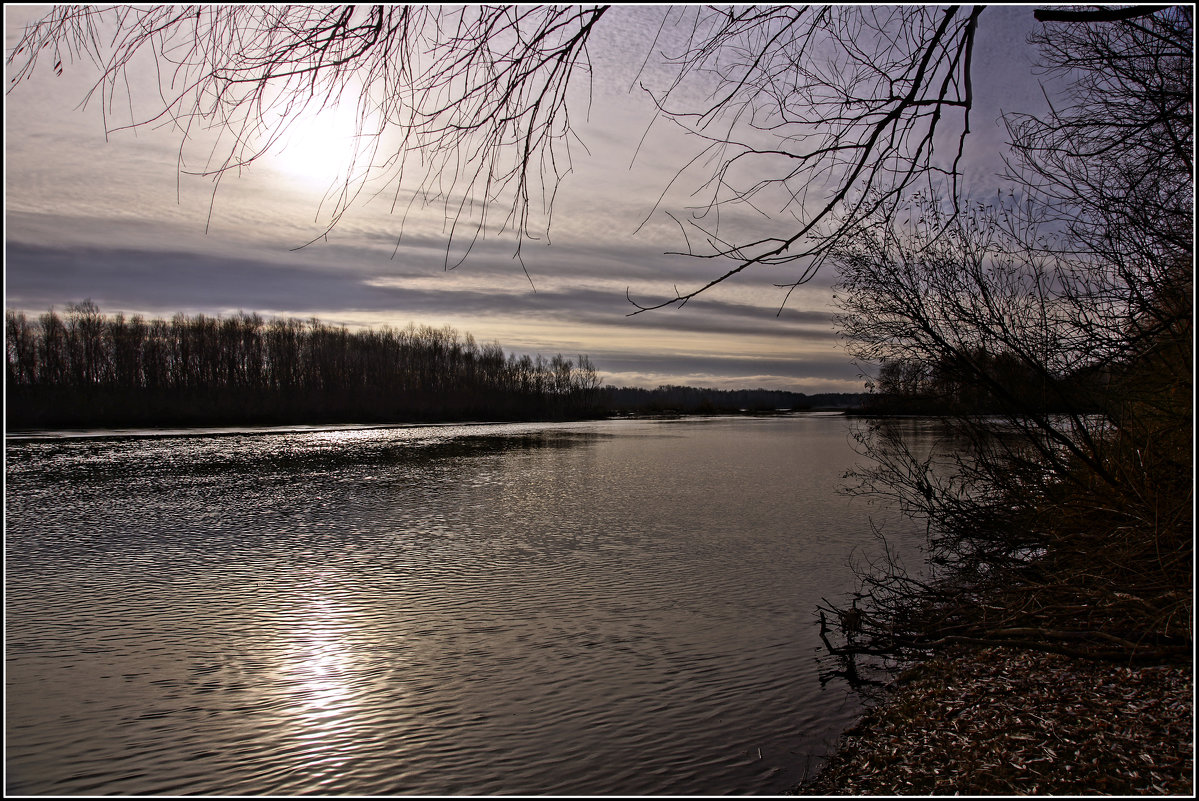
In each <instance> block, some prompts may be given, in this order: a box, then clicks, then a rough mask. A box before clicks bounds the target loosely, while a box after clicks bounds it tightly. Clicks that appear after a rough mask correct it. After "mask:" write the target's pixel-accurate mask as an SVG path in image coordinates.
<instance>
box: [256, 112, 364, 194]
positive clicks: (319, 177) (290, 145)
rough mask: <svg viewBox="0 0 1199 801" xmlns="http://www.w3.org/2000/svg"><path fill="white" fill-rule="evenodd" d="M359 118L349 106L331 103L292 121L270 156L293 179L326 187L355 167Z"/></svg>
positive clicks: (339, 180)
mask: <svg viewBox="0 0 1199 801" xmlns="http://www.w3.org/2000/svg"><path fill="white" fill-rule="evenodd" d="M356 133H357V119H356V117H355V114H354V111H353V109H352V108H350V107H346V106H327V107H325V108H323V109H320V110H319V111H316V112H313V113H305V114H303V115H302V116H300V117H299V118H297V119H296V120H294V121H292V122H291V124H290V125H289V126H288V128H287V130H286V131H285V132H284V134H283V135H282V136H281V137H280V139H279V142H278V144H277V146H276V147H275V149H274V150H273V151H272V152H271V154H270V155H269V157H268V158H269V162H270V164H271V166H272V167H273V168H274V169H275V170H277V171H278V172H279V173H280V174H282V175H283V176H285V177H286V178H288V179H290V180H291V181H293V182H296V183H300V184H303V185H305V186H308V187H310V188H313V189H320V190H326V189H329V188H330V187H331V186H332V185H333V184H334V183H335V182H338V183H340V182H341V181H343V180H345V178H346V172H347V170H349V169H350V168H351V167H352V160H353V155H354V142H355V135H356Z"/></svg>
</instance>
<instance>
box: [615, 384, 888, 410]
mask: <svg viewBox="0 0 1199 801" xmlns="http://www.w3.org/2000/svg"><path fill="white" fill-rule="evenodd" d="M604 395H605V403H606V405H607V407H608V408H609V409H610V410H611V411H613V412H640V413H651V414H652V413H659V414H669V413H672V412H675V413H679V414H727V413H733V412H775V411H783V410H786V411H806V410H809V409H816V408H850V407H854V406H857V405H858V404H859V403H861V402H862V400H863V399H864V397H865V396H864V395H863V394H861V393H854V392H832V393H823V394H818V395H805V394H803V393H801V392H786V391H783V390H771V389H732V390H729V389H705V388H700V387H682V386H673V385H663V386H660V387H658V388H656V389H642V388H639V387H613V386H608V387H605V388H604Z"/></svg>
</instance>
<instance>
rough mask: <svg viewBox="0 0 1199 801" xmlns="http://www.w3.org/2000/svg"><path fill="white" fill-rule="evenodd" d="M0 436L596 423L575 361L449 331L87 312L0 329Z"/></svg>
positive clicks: (596, 389)
mask: <svg viewBox="0 0 1199 801" xmlns="http://www.w3.org/2000/svg"><path fill="white" fill-rule="evenodd" d="M5 329H6V336H5V367H6V379H7V388H6V400H7V424H8V426H10V427H39V426H92V425H96V426H108V425H161V424H186V425H204V424H226V423H253V424H279V423H294V422H304V423H309V422H349V421H358V422H405V421H433V420H457V419H480V418H486V419H491V420H508V419H555V418H566V417H581V416H590V415H595V414H597V413H599V412H600V409H601V399H602V394H601V390H600V384H599V379H598V377H597V375H596V371H595V368H594V366H593V365H592V363H591V361H590V360H589V359H588V358H587V357H586V356H579V357H578V359H577V360H570V359H567V358H564V357H562V356H561V355H557V356H554V357H552V358H550V359H546V358H543V357H541V356H540V355H538V356H536V357H531V356H528V355H522V356H517V355H514V354H505V353H504V351H503V349H502V348H501V347H500V346H499V345H496V344H491V345H479V344H478V343H476V342H475V340H474V338H473V337H472V336H470V335H469V334H467V335H465V336H464V335H461V334H459V333H458V332H457V331H455V330H454V329H453V328H450V327H448V326H447V327H443V328H434V327H430V326H416V325H409V326H408V327H407V328H405V329H402V330H400V329H395V328H391V327H383V328H381V329H370V330H365V331H353V332H352V331H349V330H347V329H346V328H345V327H344V326H331V325H327V324H325V323H322V322H320V321H319V320H317V319H311V320H309V321H306V322H304V321H300V320H296V319H271V320H266V319H264V318H262V317H261V316H259V315H258V314H246V313H239V314H237V315H236V316H232V317H225V318H222V317H214V316H208V315H204V314H198V315H195V316H192V317H188V316H185V315H183V314H176V315H175V316H174V317H172V318H171V319H170V320H169V321H168V320H163V319H153V320H147V319H144V318H143V317H141V316H137V315H135V316H132V317H126V316H125V315H123V314H116V315H111V316H109V315H104V314H102V313H101V312H100V310H99V308H98V307H97V306H96V304H94V303H92V302H91V301H90V300H86V301H83V302H82V303H75V304H71V305H69V306H68V307H67V310H66V313H65V315H59V314H58V313H56V312H55V311H54V310H53V309H51V310H50V311H48V312H47V313H45V314H42V315H40V316H39V317H37V318H36V319H30V318H29V317H28V316H27V315H26V314H25V313H23V312H15V311H11V310H10V311H8V312H7V313H6V315H5Z"/></svg>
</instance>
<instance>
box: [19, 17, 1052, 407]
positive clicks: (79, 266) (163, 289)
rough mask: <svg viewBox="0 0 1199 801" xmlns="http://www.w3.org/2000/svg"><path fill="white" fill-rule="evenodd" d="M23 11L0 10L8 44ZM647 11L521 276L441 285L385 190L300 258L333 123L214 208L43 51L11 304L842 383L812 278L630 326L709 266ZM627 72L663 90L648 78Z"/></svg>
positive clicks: (618, 376) (1002, 39) (487, 258)
mask: <svg viewBox="0 0 1199 801" xmlns="http://www.w3.org/2000/svg"><path fill="white" fill-rule="evenodd" d="M42 10H43V9H42V8H41V7H16V6H12V5H6V6H5V43H6V54H7V53H10V52H11V51H12V50H13V48H14V47H15V46H16V42H17V41H18V40H19V38H20V35H21V33H22V30H23V27H24V24H25V23H26V22H27V21H29V20H31V19H35V18H37V17H38V16H40V15H41V13H42ZM664 13H666V12H665V11H664V7H661V6H646V7H632V6H628V7H624V6H621V7H617V8H615V9H613V10H612V11H611V12H609V14H608V15H606V16H605V17H604V18H603V19H602V20H601V24H600V26H598V27H597V36H596V38H595V39H594V40H593V43H592V46H591V58H592V64H593V67H594V91H593V96H592V100H591V104H590V110H589V112H587V109H585V108H584V109H580V110H578V111H572V118H573V119H574V121H575V125H576V129H577V133H578V135H579V137H580V139H581V140H582V143H583V144H584V145H586V151H584V150H583V149H582V148H577V147H576V148H575V149H574V151H573V153H572V154H573V159H574V161H573V166H574V170H573V172H572V173H571V174H570V175H568V176H567V177H566V180H565V181H564V183H563V184H562V186H561V189H560V191H559V194H558V196H557V199H556V202H555V205H554V217H553V221H552V225H551V227H550V231H549V233H550V235H551V236H550V238H549V240H548V241H546V240H544V239H543V240H541V241H538V242H532V243H525V245H524V246H523V248H522V258H523V264H524V269H522V266H521V264H520V263H519V262H518V261H516V260H515V259H514V258H513V253H514V244H513V240H512V239H511V238H510V237H506V236H489V237H487V238H486V239H484V240H482V241H481V242H479V243H477V244H476V245H475V247H474V249H473V250H472V252H471V254H470V257H469V258H468V259H467V260H466V262H465V263H464V264H462V265H461V266H459V267H457V268H456V269H453V270H448V271H447V270H446V269H445V259H446V252H447V251H446V229H445V225H444V216H443V215H441V214H438V213H431V214H424V216H422V214H423V213H422V212H421V211H420V210H417V211H416V212H413V213H410V214H409V216H408V218H407V219H406V220H405V221H404V227H403V236H402V238H399V239H398V247H397V237H399V235H400V231H401V225H400V222H401V219H400V215H399V214H398V213H397V212H395V211H394V210H393V208H392V204H391V202H390V198H389V197H379V198H374V199H371V198H363V199H362V200H361V201H360V202H358V203H357V204H355V205H354V206H353V207H352V208H351V210H350V212H349V213H348V214H346V216H345V217H344V218H343V219H342V220H341V222H340V223H339V224H338V226H337V227H335V228H334V229H333V230H332V232H330V233H329V235H328V236H327V237H326V238H324V239H321V240H319V241H317V242H315V243H314V244H312V245H310V246H308V247H305V248H302V249H299V250H297V249H296V248H297V246H299V245H302V244H304V243H306V242H308V241H309V240H311V239H312V238H313V237H314V236H316V235H317V234H319V233H321V231H323V230H324V228H323V225H322V221H323V220H325V219H326V218H325V217H324V216H322V215H323V214H325V212H326V211H327V207H325V208H324V210H322V207H321V203H320V201H321V197H322V194H323V193H322V190H323V189H324V187H325V186H326V185H327V182H328V181H329V178H330V176H331V175H333V174H335V171H336V169H337V168H338V166H339V165H338V164H337V163H336V161H337V160H336V158H331V157H332V156H335V155H336V154H338V153H340V152H342V151H341V150H340V149H339V148H338V147H336V146H335V143H336V142H338V141H341V140H340V139H339V137H343V136H344V135H345V131H346V129H347V127H348V126H349V123H347V122H346V121H345V120H344V115H342V116H340V117H339V112H337V111H336V110H333V111H328V112H325V113H323V114H322V115H319V116H318V117H315V118H313V119H311V120H304V121H303V125H297V126H296V128H295V131H296V138H295V140H294V141H293V142H292V144H291V146H290V147H284V148H283V149H282V150H281V151H280V152H279V153H277V154H274V155H270V156H268V157H265V158H263V159H262V160H260V161H259V162H256V163H255V164H254V165H252V167H251V168H250V169H249V170H247V171H245V172H243V173H242V174H240V175H227V176H226V177H225V178H224V179H223V180H222V182H221V184H220V187H219V189H218V190H217V192H216V194H215V197H214V194H213V184H212V182H211V180H210V179H207V178H204V177H200V176H193V175H180V174H179V170H178V167H179V155H180V154H179V139H178V138H177V136H176V135H175V134H174V133H173V132H172V131H170V130H154V129H151V128H141V129H138V130H137V131H135V132H134V131H119V132H115V133H112V134H110V135H108V136H106V135H105V120H104V119H103V117H102V116H101V113H100V110H99V107H98V106H97V105H96V104H95V103H92V104H90V105H89V106H87V107H84V108H80V107H79V104H80V101H81V100H82V98H83V97H84V95H85V93H86V92H87V90H88V89H89V88H90V87H91V85H92V84H93V83H94V81H95V80H96V78H97V74H96V72H95V69H94V67H93V66H92V65H91V64H90V63H89V62H87V61H82V62H75V63H71V62H70V61H66V62H65V63H64V69H63V74H62V75H55V74H54V71H53V70H52V69H51V64H52V61H53V60H49V61H46V62H45V64H44V65H42V68H41V69H39V71H38V72H37V73H36V74H35V75H34V76H33V77H32V78H31V79H29V80H26V81H23V82H21V83H20V84H19V85H18V86H16V88H15V89H13V90H12V91H10V92H9V93H8V94H7V96H6V99H5V101H6V102H5V159H6V169H5V250H6V253H5V294H6V306H7V308H9V309H18V310H24V311H28V312H32V313H35V314H36V313H41V312H43V311H45V310H46V309H47V308H49V307H51V306H53V307H56V308H58V309H61V308H62V307H64V306H65V305H66V304H67V303H70V302H74V301H78V300H82V299H84V298H91V299H92V300H93V301H95V302H96V303H97V304H98V305H99V306H100V308H101V309H102V310H103V311H105V312H117V311H121V312H125V313H126V314H134V313H140V314H143V315H146V316H170V315H171V314H173V313H175V312H177V311H182V312H186V313H189V314H194V313H197V312H203V313H206V314H221V315H228V314H232V313H235V312H237V311H239V310H244V311H247V312H249V311H255V312H259V313H261V314H263V315H266V316H275V315H278V316H287V317H302V318H307V317H311V316H316V317H319V318H320V319H322V320H323V321H325V322H327V323H333V324H346V325H348V326H352V327H357V326H382V325H391V326H396V327H403V326H405V325H407V324H408V323H409V322H415V323H417V324H432V325H438V326H440V325H444V324H449V325H452V326H454V327H455V328H457V329H459V330H460V331H462V332H469V333H471V334H473V335H474V336H475V338H476V339H477V340H479V341H482V342H492V341H495V342H498V343H499V344H501V345H502V346H503V347H504V348H505V350H507V351H509V352H516V353H542V354H544V355H547V356H549V355H552V354H554V353H563V354H566V355H573V354H577V353H585V354H588V355H589V356H590V357H591V359H592V361H593V362H594V363H595V364H596V366H597V368H598V369H599V371H600V372H601V374H602V376H603V378H604V379H605V381H607V382H609V383H613V384H618V385H643V386H656V385H658V384H661V383H676V384H689V385H695V386H713V387H724V388H735V387H759V386H762V387H771V388H780V389H791V390H795V391H801V392H809V393H811V392H822V391H860V390H861V389H862V379H861V377H860V375H859V373H860V370H859V368H858V367H856V366H854V365H853V364H851V362H850V358H849V357H848V355H847V354H846V352H845V351H844V349H843V347H842V346H841V344H840V342H839V339H838V337H837V334H836V331H835V330H834V327H833V323H832V319H831V306H830V299H831V290H830V284H831V281H832V280H833V278H834V276H833V275H832V274H830V273H822V274H821V275H820V276H819V277H818V278H817V280H815V281H813V282H812V283H810V284H807V285H805V286H803V287H802V288H800V289H799V290H797V291H796V292H795V293H793V294H792V295H791V296H790V298H789V299H788V300H787V302H786V304H785V305H783V302H784V296H785V291H784V290H780V289H778V288H776V287H775V286H774V285H775V284H777V283H782V282H786V281H788V280H793V278H794V277H795V276H794V275H792V274H791V273H790V272H787V271H786V270H787V268H781V269H782V270H783V272H774V273H771V272H770V271H769V270H767V269H766V268H760V269H757V270H756V271H747V272H746V273H743V274H741V275H739V276H737V277H736V278H734V279H733V280H731V281H729V282H726V283H725V284H723V285H721V286H718V287H716V288H714V289H712V290H710V291H709V292H707V293H705V294H704V295H701V296H700V297H699V298H697V299H696V300H694V301H693V302H691V303H689V304H687V305H686V306H685V307H683V308H682V309H662V310H658V311H653V312H648V313H645V314H640V315H635V316H629V312H630V311H632V307H631V306H630V304H629V302H628V300H627V299H626V292H628V293H630V294H631V295H632V296H633V297H634V298H636V299H638V300H641V301H646V302H652V301H659V300H664V299H666V298H668V297H670V296H671V295H673V293H674V287H676V286H677V287H679V288H680V289H682V290H684V291H686V290H688V289H693V288H695V287H696V286H698V285H702V284H703V283H705V282H706V281H707V280H708V279H710V278H712V277H714V276H715V275H717V274H719V272H721V270H720V265H714V264H713V263H712V262H710V261H704V260H699V259H694V258H686V257H680V256H672V255H667V254H668V253H669V252H670V251H677V250H678V249H680V247H681V246H682V244H683V243H682V240H681V237H680V235H679V229H678V227H677V226H676V225H675V223H674V222H673V221H672V220H671V218H670V217H669V216H667V214H666V212H667V211H670V210H672V206H671V205H670V204H672V203H673V204H674V206H673V211H674V212H675V213H676V214H677V213H678V212H679V210H680V208H681V207H682V206H684V205H685V204H686V203H687V197H686V195H685V194H683V195H679V192H680V191H682V189H681V186H682V185H681V184H680V185H676V186H675V187H674V190H675V191H674V193H673V194H668V196H667V198H666V201H665V202H664V203H662V204H658V200H659V196H660V195H661V194H662V192H663V190H664V189H665V188H666V187H667V186H668V185H670V182H671V178H672V177H673V176H674V175H675V173H676V171H677V170H678V169H679V168H680V167H682V166H683V165H684V164H685V163H686V162H687V160H688V159H689V158H691V156H693V155H694V154H696V153H697V152H698V150H699V144H698V143H697V142H696V141H695V140H693V139H689V138H686V137H684V136H682V135H681V134H679V133H678V132H676V131H674V130H672V129H671V128H670V127H669V126H667V125H663V124H661V123H660V122H658V123H655V124H654V125H653V126H650V122H651V120H653V116H654V114H653V105H652V103H651V102H650V100H649V98H648V97H647V96H646V95H645V94H644V93H643V92H642V91H641V90H640V89H638V88H632V89H630V84H631V83H633V78H634V75H635V72H636V67H637V66H639V65H640V64H641V63H642V62H643V61H644V60H645V59H646V56H647V54H649V53H650V51H651V49H652V45H653V42H654V35H655V33H656V32H657V30H658V27H659V24H660V22H661V20H662V15H663V14H664ZM675 19H682V15H676V17H675ZM1033 24H1034V23H1033V20H1032V7H1029V6H1017V7H995V8H991V9H988V11H987V12H986V13H985V14H984V16H983V17H982V20H981V21H980V27H979V39H978V46H977V52H976V54H975V69H974V81H975V85H974V92H975V112H974V117H973V119H972V126H971V128H972V133H971V135H970V138H969V141H968V156H969V158H970V159H971V161H970V163H969V164H968V165H967V174H968V175H969V176H970V177H971V180H972V181H973V182H974V186H976V187H978V188H979V191H982V192H986V191H993V188H994V184H993V183H992V182H993V174H994V172H995V171H996V170H997V169H998V167H999V162H998V154H999V153H1001V152H1002V145H1003V135H1002V130H1001V129H1000V128H999V127H998V126H997V124H996V123H997V120H998V115H999V113H1000V111H1001V110H1004V111H1011V110H1035V109H1036V108H1039V107H1040V103H1041V91H1040V88H1039V85H1038V81H1037V79H1036V77H1035V76H1034V75H1033V74H1032V70H1031V62H1032V59H1033V58H1034V56H1035V54H1034V53H1033V52H1032V49H1031V48H1030V47H1029V46H1028V45H1027V44H1026V43H1025V39H1026V37H1027V35H1028V33H1029V32H1030V31H1031V30H1032V28H1033ZM671 33H672V32H671V31H667V32H666V35H667V36H670V35H671ZM659 46H661V40H659ZM651 65H652V59H651ZM135 77H136V76H135ZM643 77H644V78H645V79H646V80H647V81H648V82H652V81H653V80H654V79H656V78H657V79H661V78H662V76H660V75H655V74H654V72H653V69H652V66H651V68H650V70H649V72H647V73H646V75H644V76H643ZM147 80H149V76H147ZM5 83H6V85H9V70H8V69H7V68H6V80H5ZM150 86H151V84H149V83H147V84H146V85H145V86H141V87H138V86H134V87H133V89H134V95H135V97H136V98H138V99H139V100H142V99H145V100H153V91H152V89H151V90H150V91H149V92H147V91H146V90H147V89H148V88H149V87H150ZM139 90H140V92H141V93H140V94H139ZM118 112H119V109H117V110H115V111H114V114H115V113H118ZM126 116H128V112H127V111H126ZM110 124H111V120H110ZM647 126H650V127H649V135H648V136H647V137H645V138H644V139H643V134H644V133H645V132H646V130H647ZM692 188H694V187H692ZM724 222H725V223H726V224H729V221H727V220H726V221H724ZM734 222H736V220H735V219H734ZM643 223H644V224H643ZM746 224H747V225H749V224H750V223H748V222H747V223H746ZM526 270H527V275H526ZM780 308H781V312H780Z"/></svg>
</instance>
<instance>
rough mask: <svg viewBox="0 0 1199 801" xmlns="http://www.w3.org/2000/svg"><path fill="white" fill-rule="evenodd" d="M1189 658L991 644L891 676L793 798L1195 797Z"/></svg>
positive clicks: (961, 651)
mask: <svg viewBox="0 0 1199 801" xmlns="http://www.w3.org/2000/svg"><path fill="white" fill-rule="evenodd" d="M1193 698H1194V674H1193V665H1169V666H1161V667H1137V668H1129V667H1124V666H1121V665H1114V664H1111V663H1102V662H1092V661H1088V660H1083V659H1078V658H1071V657H1065V656H1060V655H1057V654H1046V653H1034V652H1030V651H1025V650H1018V649H1008V648H999V647H990V648H982V649H974V650H958V651H951V652H946V653H944V654H941V655H938V656H936V657H934V658H932V659H930V660H928V661H927V662H924V663H921V664H920V665H917V666H916V667H914V668H912V669H910V670H909V671H907V672H906V673H904V674H903V675H901V676H900V677H899V678H898V679H897V680H896V681H895V682H894V683H893V684H892V685H891V686H890V687H888V688H887V690H886V692H885V694H884V697H883V699H882V700H881V701H880V703H879V704H878V705H877V706H874V707H872V708H871V709H870V710H869V711H867V712H866V714H865V715H864V716H863V717H862V718H861V720H860V721H859V722H858V723H857V724H856V725H855V726H854V727H852V728H851V729H849V730H848V731H847V732H845V733H844V735H843V736H842V738H841V740H840V743H839V747H838V750H837V751H836V753H834V755H833V756H832V757H831V758H830V760H829V762H828V763H827V764H826V765H825V767H824V768H823V769H822V770H821V771H820V772H818V773H817V774H816V775H815V776H814V777H812V778H810V779H808V780H807V781H805V782H804V783H803V784H801V785H800V786H799V787H797V788H795V790H794V794H796V795H953V794H964V795H997V794H998V795H1011V794H1021V795H1025V794H1033V793H1035V794H1048V795H1094V794H1108V795H1134V794H1135V795H1141V794H1162V795H1183V796H1189V795H1192V794H1193V792H1194V740H1193V737H1194V723H1193V722H1194V707H1193Z"/></svg>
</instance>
